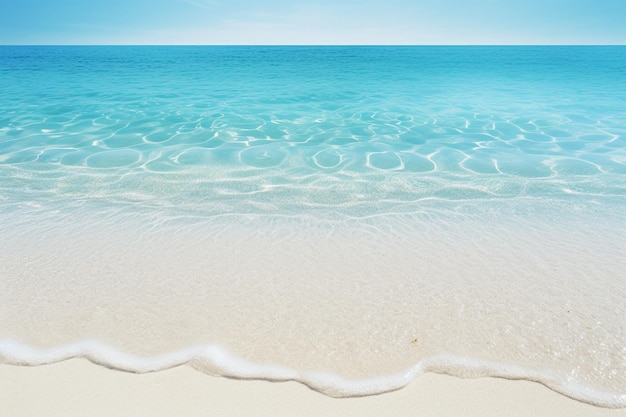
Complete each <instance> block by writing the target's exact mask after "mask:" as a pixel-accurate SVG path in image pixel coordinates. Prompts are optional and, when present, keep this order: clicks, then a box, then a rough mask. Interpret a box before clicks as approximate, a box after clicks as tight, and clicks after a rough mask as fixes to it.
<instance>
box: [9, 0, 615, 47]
mask: <svg viewBox="0 0 626 417" xmlns="http://www.w3.org/2000/svg"><path fill="white" fill-rule="evenodd" d="M624 21H626V0H360V1H357V0H1V1H0V44H159V45H164V44H165V45H167V44H209V45H211V44H218V45H221V44H253V45H254V44H280V45H285V44H418V45H421V44H427V45H431V44H434V45H439V44H456V45H458V44H463V45H465V44H490V45H493V44H622V45H623V44H626V24H624Z"/></svg>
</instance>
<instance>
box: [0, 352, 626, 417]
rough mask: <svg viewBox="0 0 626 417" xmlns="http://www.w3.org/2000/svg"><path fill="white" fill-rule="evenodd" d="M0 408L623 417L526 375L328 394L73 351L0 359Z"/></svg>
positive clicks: (438, 378) (422, 381) (26, 412)
mask: <svg viewBox="0 0 626 417" xmlns="http://www.w3.org/2000/svg"><path fill="white" fill-rule="evenodd" d="M0 414H1V415H6V416H13V417H26V416H37V415H45V416H49V417H61V416H63V417H75V416H76V417H77V416H84V415H90V416H94V417H99V416H111V415H115V416H120V417H124V416H139V415H150V416H154V417H170V416H179V415H181V414H183V415H186V416H206V415H212V416H220V417H231V416H232V417H237V416H242V415H248V416H255V417H264V416H268V417H269V416H274V417H281V416H285V417H287V416H289V417H293V416H320V417H322V416H324V417H326V416H337V415H341V416H346V417H349V416H355V417H356V416H359V417H361V416H398V417H401V416H421V415H427V416H433V417H435V416H437V417H439V416H440V417H448V416H461V415H462V416H467V417H491V416H493V417H501V416H511V417H535V416H552V417H560V416H563V417H566V416H567V417H579V416H580V417H583V416H584V417H623V416H626V410H624V409H621V410H613V409H606V408H598V407H593V406H590V405H588V404H584V403H581V402H578V401H574V400H571V399H569V398H566V397H563V396H561V395H558V394H556V393H554V392H553V391H551V390H549V389H547V388H546V387H544V386H543V385H540V384H537V383H533V382H528V381H509V380H504V379H497V378H480V379H460V378H455V377H451V376H446V375H437V374H428V375H424V376H422V377H420V378H419V379H418V380H416V381H415V382H413V383H412V384H411V385H409V386H408V387H406V388H404V389H401V390H398V391H394V392H391V393H386V394H382V395H378V396H371V397H363V398H343V399H336V398H329V397H326V396H323V395H321V394H319V393H317V392H314V391H311V390H309V389H308V388H306V387H305V386H303V385H300V384H297V383H294V382H284V383H271V382H265V381H239V380H230V379H225V378H215V377H208V376H206V375H203V374H202V373H199V372H196V371H194V370H193V369H190V368H188V367H184V366H182V367H179V368H174V369H170V370H167V371H162V372H158V373H153V374H144V375H136V374H129V373H123V372H117V371H112V370H110V369H106V368H103V367H100V366H96V365H93V364H91V363H88V362H86V361H84V360H80V359H75V360H71V361H67V362H62V363H58V364H54V365H48V366H41V367H18V366H7V365H1V366H0Z"/></svg>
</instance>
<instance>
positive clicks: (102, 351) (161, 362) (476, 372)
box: [0, 339, 626, 408]
mask: <svg viewBox="0 0 626 417" xmlns="http://www.w3.org/2000/svg"><path fill="white" fill-rule="evenodd" d="M73 358H85V359H88V360H89V361H91V362H93V363H96V364H99V365H102V366H105V367H108V368H112V369H116V370H120V371H126V372H133V373H148V372H157V371H162V370H165V369H169V368H173V367H176V366H180V365H189V366H191V367H193V368H195V369H197V370H199V371H202V372H204V373H207V374H210V375H216V376H223V377H228V378H235V379H263V380H268V381H277V382H281V381H297V382H300V383H302V384H304V385H307V386H308V387H310V388H311V389H313V390H315V391H318V392H321V393H323V394H326V395H329V396H332V397H356V396H366V395H374V394H381V393H384V392H388V391H394V390H398V389H400V388H403V387H404V386H406V385H408V384H409V383H410V382H411V381H413V380H414V379H415V378H417V377H418V376H420V375H422V374H424V373H426V372H433V373H439V374H448V375H453V376H459V377H469V378H480V377H497V378H505V379H512V380H527V381H534V382H538V383H541V384H543V385H545V386H546V387H548V388H550V389H552V390H554V391H556V392H559V393H561V394H563V395H565V396H568V397H570V398H573V399H575V400H578V401H582V402H586V403H589V404H593V405H596V406H600V407H606V408H626V393H619V394H618V393H609V392H603V391H599V390H596V389H593V388H590V387H586V386H583V385H581V384H577V383H575V382H573V381H571V380H569V379H567V378H566V379H565V380H564V378H563V376H562V375H557V374H555V373H549V372H548V373H543V374H541V373H538V372H532V371H528V370H525V369H523V368H520V367H518V366H511V365H503V364H498V363H492V362H487V361H481V360H476V359H470V358H463V357H458V356H453V355H446V354H442V355H436V356H432V357H429V358H426V359H423V360H422V361H420V362H418V363H417V364H416V365H415V366H413V367H412V368H411V369H408V370H407V371H405V372H401V373H397V374H393V375H388V376H383V377H378V378H369V379H361V380H349V379H345V378H342V377H341V376H338V375H333V374H328V373H319V372H305V373H302V372H298V371H296V370H292V369H288V368H284V367H281V366H277V365H263V364H258V363H252V362H249V361H246V360H243V359H239V358H236V357H234V356H232V355H231V354H229V353H228V352H227V351H226V350H224V349H223V348H221V347H219V346H215V345H207V346H196V347H190V348H187V349H182V350H179V351H176V352H171V353H167V354H163V355H157V356H152V357H140V356H135V355H132V354H128V353H125V352H122V351H120V350H117V349H115V348H113V347H111V346H108V345H106V344H103V343H100V342H96V341H90V340H86V341H80V342H76V343H71V344H67V345H63V346H58V347H53V348H49V349H37V348H33V347H30V346H27V345H23V344H21V343H19V342H17V341H14V340H11V339H1V340H0V364H7V365H22V366H39V365H45V364H52V363H55V362H61V361H65V360H69V359H73Z"/></svg>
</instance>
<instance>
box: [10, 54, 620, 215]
mask: <svg viewBox="0 0 626 417" xmlns="http://www.w3.org/2000/svg"><path fill="white" fill-rule="evenodd" d="M0 57H1V59H0V73H1V74H2V77H1V78H0V114H1V116H0V170H1V175H2V178H3V181H2V184H1V185H0V192H1V193H2V200H1V203H0V204H1V206H0V210H3V211H5V210H20V211H22V213H23V212H24V208H23V207H22V206H23V204H24V203H25V202H33V203H34V202H36V203H37V204H38V205H39V206H41V207H56V208H59V207H63V208H68V207H80V206H84V205H85V204H87V205H91V204H96V203H97V204H96V208H95V209H98V208H97V207H98V206H103V207H102V209H104V208H106V206H110V205H116V206H118V208H119V206H122V207H125V206H126V205H127V206H128V207H132V209H133V210H140V209H143V208H146V209H148V210H152V209H157V210H163V209H165V208H173V209H174V210H175V212H174V215H182V214H183V213H188V212H189V213H194V214H196V215H200V216H214V215H219V214H223V213H264V212H269V213H272V214H277V213H294V212H295V213H301V212H303V211H304V212H309V213H313V212H315V211H316V210H318V211H321V212H322V214H321V215H322V216H328V215H329V213H328V212H332V213H331V214H333V215H339V216H344V215H349V216H367V215H370V214H372V213H380V212H381V211H383V212H384V211H386V210H391V211H392V212H398V211H413V210H415V209H416V208H418V209H421V208H423V207H427V206H428V205H429V204H431V203H432V202H433V201H444V202H445V205H444V207H443V209H450V208H454V207H455V205H458V204H459V202H461V203H463V202H467V201H469V200H477V199H480V200H492V199H513V200H514V199H518V198H520V197H530V198H538V199H545V200H546V201H548V200H571V199H578V200H579V201H581V202H585V201H587V200H588V199H589V198H593V199H601V200H603V202H604V201H606V202H610V201H613V199H617V201H618V204H621V203H622V202H623V197H624V196H625V194H626V190H625V183H626V181H625V180H624V174H626V151H625V150H624V149H625V148H626V146H625V141H626V132H625V130H626V112H624V111H623V108H624V107H623V103H624V102H626V70H625V68H624V59H625V57H626V49H625V48H623V47H3V48H2V49H0ZM382 202H385V203H382ZM439 209H441V207H440V208H439ZM23 214H24V215H25V213H23Z"/></svg>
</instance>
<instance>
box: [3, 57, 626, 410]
mask: <svg viewBox="0 0 626 417" xmlns="http://www.w3.org/2000/svg"><path fill="white" fill-rule="evenodd" d="M625 62H626V47H622V46H606V47H605V46H441V47H440V46H407V47H400V46H397V47H391V46H389V47H386V46H385V47H383V46H371V47H370V46H323V47H322V46H320V47H318V46H302V47H296V46H284V47H283V46H206V47H192V46H180V47H171V46H170V47H157V46H93V47H87V46H80V47H79V46H2V47H0V236H2V239H0V317H2V320H1V322H0V363H7V364H22V365H38V364H43V363H50V362H55V361H58V360H63V359H66V358H70V357H75V356H85V357H88V358H90V359H91V360H92V361H94V362H96V363H99V364H102V365H105V366H109V367H112V368H116V369H121V370H128V371H133V372H149V371H156V370H159V369H165V368H168V367H172V366H176V365H178V364H187V365H190V366H193V367H194V368H196V369H198V370H200V371H203V372H206V373H208V374H211V375H220V376H229V377H236V378H259V379H269V380H296V381H299V382H302V383H305V384H307V385H308V386H310V387H311V388H313V389H316V390H318V391H320V392H323V393H326V394H328V395H333V396H339V397H341V396H353V395H366V394H376V393H380V392H385V391H389V390H392V389H397V388H399V387H402V386H404V385H406V384H408V383H409V382H411V381H412V380H413V379H414V378H418V377H419V375H421V374H423V373H424V372H438V373H447V374H452V375H457V376H460V377H478V376H497V377H505V378H512V379H527V380H532V381H537V382H540V383H543V384H544V385H546V386H548V387H550V388H552V389H554V390H555V391H558V392H560V393H562V394H564V395H567V396H570V397H572V398H575V399H578V400H581V401H585V402H588V403H591V404H595V405H599V406H605V407H626V320H625V318H626V304H625V303H624V299H626V272H625V271H626V256H624V253H626V210H624V208H625V207H626V106H625V104H624V103H626V65H625V64H624V63H625Z"/></svg>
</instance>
